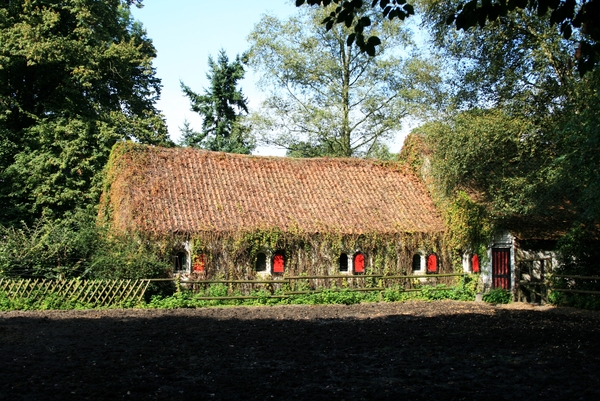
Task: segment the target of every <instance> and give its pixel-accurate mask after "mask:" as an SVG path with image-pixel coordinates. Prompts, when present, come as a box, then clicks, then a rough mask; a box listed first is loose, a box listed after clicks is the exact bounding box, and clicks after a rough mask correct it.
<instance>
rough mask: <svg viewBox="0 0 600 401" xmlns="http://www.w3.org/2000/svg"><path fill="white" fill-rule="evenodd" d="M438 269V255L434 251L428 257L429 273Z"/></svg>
mask: <svg viewBox="0 0 600 401" xmlns="http://www.w3.org/2000/svg"><path fill="white" fill-rule="evenodd" d="M437 269H438V264H437V255H436V254H435V253H432V254H431V255H429V257H428V258H427V273H437Z"/></svg>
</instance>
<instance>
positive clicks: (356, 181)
mask: <svg viewBox="0 0 600 401" xmlns="http://www.w3.org/2000/svg"><path fill="white" fill-rule="evenodd" d="M100 218H101V219H102V220H103V221H106V222H107V223H108V224H110V226H111V228H112V230H113V231H115V232H122V233H129V234H133V235H136V236H139V237H140V238H146V239H148V240H162V241H167V242H168V243H169V244H170V245H169V246H170V247H171V250H172V255H173V273H175V274H181V275H184V276H188V277H205V278H216V277H226V278H228V279H253V278H256V277H260V276H272V277H277V276H283V275H300V274H307V275H339V274H365V273H380V274H410V273H415V272H416V273H425V272H442V271H450V270H451V265H450V257H449V253H448V252H447V251H446V249H445V246H444V240H443V237H444V231H445V227H444V224H443V222H442V220H441V218H440V215H439V214H438V211H437V210H436V208H435V207H434V205H433V202H432V200H431V199H430V197H429V195H428V193H427V191H426V189H425V188H424V186H423V185H422V183H421V182H420V180H419V179H418V178H417V177H416V176H415V174H414V173H412V172H411V170H410V169H408V168H406V167H404V166H403V165H402V164H399V163H397V162H381V161H372V160H362V159H350V158H347V159H332V158H315V159H294V158H281V157H257V156H246V155H234V154H226V153H218V152H209V151H203V150H196V149H190V148H160V147H152V146H145V145H139V144H134V143H119V144H117V145H116V146H115V148H114V149H113V152H112V155H111V159H110V161H109V164H108V168H107V178H106V185H105V191H104V194H103V197H102V201H101V205H100Z"/></svg>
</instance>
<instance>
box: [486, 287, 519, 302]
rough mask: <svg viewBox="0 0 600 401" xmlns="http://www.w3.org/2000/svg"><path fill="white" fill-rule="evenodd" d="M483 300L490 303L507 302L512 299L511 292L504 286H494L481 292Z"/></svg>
mask: <svg viewBox="0 0 600 401" xmlns="http://www.w3.org/2000/svg"><path fill="white" fill-rule="evenodd" d="M483 300H484V301H485V302H488V303H490V304H508V303H510V302H511V301H512V294H511V293H510V292H508V291H507V290H505V289H504V288H494V289H493V290H491V291H488V292H486V293H485V294H483Z"/></svg>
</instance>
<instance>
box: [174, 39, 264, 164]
mask: <svg viewBox="0 0 600 401" xmlns="http://www.w3.org/2000/svg"><path fill="white" fill-rule="evenodd" d="M208 66H209V68H210V72H209V73H208V74H206V77H207V78H208V80H209V81H210V89H205V90H204V94H203V95H199V94H197V93H195V92H193V91H192V90H191V89H190V88H189V87H188V86H186V85H185V84H184V83H183V82H181V89H182V90H183V92H184V93H185V95H186V96H187V97H188V98H189V99H190V101H191V103H192V111H195V112H197V113H198V114H200V115H201V116H202V117H203V122H202V132H195V131H194V130H192V129H191V128H190V126H189V124H188V123H187V122H186V123H185V125H184V127H183V129H182V133H183V141H182V144H183V145H185V146H194V147H200V148H204V149H208V150H214V151H221V152H229V153H243V154H249V153H250V152H251V151H252V150H253V149H254V147H255V143H254V140H253V139H252V138H251V137H250V134H249V128H248V127H247V126H246V125H245V124H244V120H243V116H244V114H243V113H246V114H247V113H248V106H247V104H246V102H247V100H246V98H245V97H244V95H243V94H242V90H241V89H238V88H237V84H238V81H240V80H242V79H243V78H244V73H245V71H244V66H243V58H242V57H240V56H239V55H238V56H237V57H236V58H235V60H234V61H233V62H231V63H230V62H229V58H228V57H227V54H226V53H225V50H222V49H221V51H220V52H219V57H218V59H217V61H216V62H215V61H214V60H213V58H212V57H211V56H209V57H208Z"/></svg>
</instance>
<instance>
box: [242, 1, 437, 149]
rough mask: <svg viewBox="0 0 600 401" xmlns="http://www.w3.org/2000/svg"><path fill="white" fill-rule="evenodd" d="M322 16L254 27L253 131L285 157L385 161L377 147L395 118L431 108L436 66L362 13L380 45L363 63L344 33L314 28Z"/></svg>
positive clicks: (311, 12)
mask: <svg viewBox="0 0 600 401" xmlns="http://www.w3.org/2000/svg"><path fill="white" fill-rule="evenodd" d="M326 12H327V10H325V11H323V10H319V9H306V10H303V12H302V13H301V14H300V15H299V16H297V17H293V18H290V19H289V20H287V21H281V20H279V19H277V18H275V17H273V16H268V15H266V16H264V17H263V18H262V20H261V21H260V22H259V23H258V24H256V25H255V27H254V30H253V31H252V32H251V34H250V35H249V37H248V40H249V42H250V45H251V48H250V51H249V64H250V65H251V66H252V67H254V68H255V69H256V70H257V71H258V72H259V73H260V74H261V77H260V82H259V84H260V85H261V87H262V88H263V89H264V90H265V91H266V92H267V93H268V97H267V99H266V101H265V102H264V103H263V105H262V108H261V110H260V113H259V114H258V115H255V120H254V121H255V128H256V130H257V131H258V132H259V133H260V134H261V136H262V139H263V140H264V141H265V142H266V143H268V144H271V145H276V146H280V147H283V148H285V149H287V150H288V155H290V156H300V157H313V156H344V157H349V156H366V157H389V152H388V151H387V148H386V146H385V143H384V141H385V140H386V139H389V138H391V137H393V135H394V134H395V133H396V132H397V131H398V130H399V129H400V124H401V120H402V119H403V118H404V117H406V116H409V115H414V114H416V113H417V112H418V111H419V110H422V109H423V108H424V106H425V105H431V104H432V103H435V102H433V101H432V98H433V97H434V96H435V94H436V93H438V92H437V90H438V89H437V86H438V85H439V83H440V78H439V76H438V68H437V66H436V65H435V64H434V62H429V61H425V60H423V59H422V58H417V57H410V56H406V54H407V53H408V51H409V50H408V49H409V48H410V47H411V46H412V44H411V41H410V37H409V33H408V31H407V30H406V29H405V28H404V27H403V26H402V24H400V23H399V22H398V21H387V20H381V19H378V20H377V19H376V17H375V16H374V15H372V14H369V15H371V18H372V19H373V21H375V23H374V24H372V25H371V26H370V27H369V32H372V33H374V34H375V33H376V34H377V35H378V36H379V37H381V39H382V41H381V45H380V46H379V47H378V48H377V51H376V57H370V56H368V55H367V54H364V53H361V52H359V51H357V50H356V49H355V48H354V47H352V46H348V45H347V43H346V36H347V34H348V32H349V30H348V29H347V28H344V27H342V26H336V27H334V28H332V29H329V30H327V29H326V28H325V27H323V26H322V25H321V24H320V21H321V20H322V19H323V16H324V15H326ZM365 15H366V14H365Z"/></svg>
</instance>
